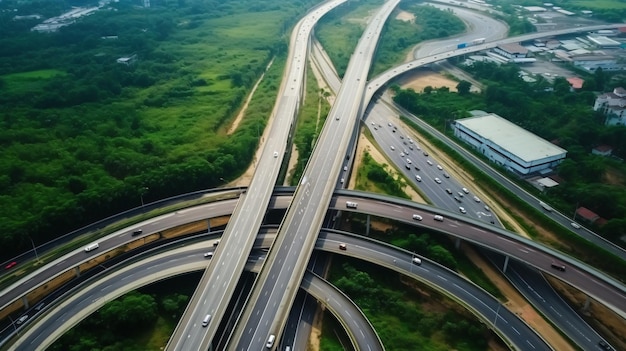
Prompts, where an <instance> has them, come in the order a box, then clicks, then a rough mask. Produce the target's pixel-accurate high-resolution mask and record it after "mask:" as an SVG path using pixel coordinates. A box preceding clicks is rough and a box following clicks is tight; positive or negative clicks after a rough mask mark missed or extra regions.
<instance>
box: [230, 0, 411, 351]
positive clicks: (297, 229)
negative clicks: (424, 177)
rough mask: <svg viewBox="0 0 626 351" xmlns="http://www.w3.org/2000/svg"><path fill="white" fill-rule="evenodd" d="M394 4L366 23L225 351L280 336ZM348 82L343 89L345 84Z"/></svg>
mask: <svg viewBox="0 0 626 351" xmlns="http://www.w3.org/2000/svg"><path fill="white" fill-rule="evenodd" d="M398 3H399V0H389V1H387V2H386V3H385V4H384V5H383V6H382V8H381V10H379V11H378V13H377V14H376V15H374V16H373V17H372V19H371V20H370V23H369V24H368V26H367V28H366V29H365V32H364V34H363V36H362V37H361V39H360V40H359V42H358V44H357V47H356V50H355V51H354V54H353V55H352V57H351V59H350V62H349V64H348V68H347V69H346V74H345V76H344V84H342V87H341V89H340V90H339V93H338V95H337V99H336V100H335V103H334V104H333V106H332V108H331V110H330V113H329V115H328V118H327V119H326V122H325V124H324V127H323V130H322V132H321V135H320V137H319V139H318V141H317V144H316V145H315V148H314V150H313V152H312V154H311V156H310V157H309V162H308V163H307V166H306V169H305V171H304V172H303V181H302V184H301V185H300V186H298V189H297V190H296V193H295V195H294V200H293V202H292V204H291V206H290V207H289V209H288V211H287V214H286V216H285V219H284V221H283V223H282V224H281V228H280V230H279V234H278V236H277V239H276V243H275V244H274V245H273V247H272V249H271V250H270V253H269V254H268V258H267V261H266V266H265V267H264V268H263V270H262V271H261V274H260V275H259V279H258V282H257V283H256V284H255V287H254V289H253V293H252V294H251V297H250V300H249V303H248V305H247V306H246V309H245V310H244V312H243V313H242V318H241V321H240V322H239V323H238V325H237V328H236V329H235V332H234V333H233V339H232V340H233V342H232V343H231V344H229V350H250V349H257V350H258V349H262V348H263V347H264V344H265V342H266V341H267V340H268V337H269V336H270V335H277V336H280V335H281V333H282V330H283V328H284V324H285V322H286V319H287V316H288V311H289V309H290V307H291V305H292V303H293V300H294V299H295V296H296V292H297V289H296V287H297V285H296V284H297V283H298V282H300V281H301V280H302V277H303V275H304V269H305V267H306V264H307V262H308V258H309V257H310V255H311V252H312V250H313V245H314V242H315V238H316V236H317V233H318V232H319V229H320V227H321V225H322V221H323V219H324V216H325V215H326V212H327V205H328V203H329V201H330V198H331V196H332V191H333V189H334V188H335V184H336V183H335V182H336V181H337V179H339V175H340V172H341V170H342V165H343V162H344V161H345V158H346V156H345V155H346V153H347V148H348V144H349V142H350V138H351V136H352V134H353V132H354V130H355V129H356V128H357V126H358V121H359V118H360V113H361V112H362V111H361V101H362V96H363V91H364V89H365V81H366V79H367V73H368V70H369V67H370V65H371V60H372V56H373V54H374V52H375V49H376V45H377V42H378V37H379V35H380V32H381V30H382V28H383V25H384V22H385V20H386V18H387V17H388V15H389V14H390V13H391V11H392V10H393V9H394V8H395V6H396V5H397V4H398ZM346 82H348V83H346Z"/></svg>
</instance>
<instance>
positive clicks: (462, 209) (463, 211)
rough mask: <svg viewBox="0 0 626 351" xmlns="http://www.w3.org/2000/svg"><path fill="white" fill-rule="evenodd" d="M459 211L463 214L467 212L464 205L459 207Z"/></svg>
mask: <svg viewBox="0 0 626 351" xmlns="http://www.w3.org/2000/svg"><path fill="white" fill-rule="evenodd" d="M459 211H460V212H461V213H462V214H466V213H467V211H466V210H465V208H464V207H459Z"/></svg>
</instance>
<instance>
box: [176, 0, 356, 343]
mask: <svg viewBox="0 0 626 351" xmlns="http://www.w3.org/2000/svg"><path fill="white" fill-rule="evenodd" d="M345 1H346V0H334V1H330V2H325V3H323V4H321V5H319V6H318V7H316V8H314V9H312V10H311V11H310V12H309V13H308V14H307V15H306V16H305V17H304V18H303V19H301V20H300V21H299V22H298V23H297V24H296V26H295V28H294V30H293V32H292V36H291V41H290V45H289V56H288V58H287V67H286V75H285V79H283V81H282V83H281V88H280V91H279V94H278V97H277V101H276V104H275V106H274V111H273V116H274V117H273V122H272V125H271V127H270V130H269V134H268V136H267V138H266V145H265V146H264V150H263V154H262V156H261V158H260V160H259V162H258V164H257V168H256V170H255V173H254V176H253V178H252V181H251V183H250V186H249V188H248V193H247V194H246V196H244V197H243V198H242V201H241V203H240V204H239V205H238V206H237V208H236V209H235V212H234V213H233V215H232V217H231V221H230V222H229V223H228V225H227V227H226V232H225V233H224V239H223V240H222V242H221V243H220V245H219V247H218V249H217V250H216V253H215V257H214V259H213V262H211V264H209V267H208V269H207V270H206V271H205V274H204V275H203V277H202V279H201V281H200V283H199V285H198V288H197V290H196V292H195V293H194V294H193V296H192V299H191V301H190V303H189V305H188V307H187V310H186V311H185V313H184V315H183V317H182V318H181V320H180V322H179V324H178V325H177V327H176V330H175V331H174V334H173V335H172V337H171V339H170V342H169V343H168V346H167V347H166V349H167V350H181V351H182V350H200V349H208V348H209V345H210V343H211V340H212V339H213V336H214V335H215V332H216V330H217V326H218V324H219V321H221V319H222V317H223V315H224V313H225V311H226V307H227V306H228V303H227V302H228V301H229V299H230V296H231V295H232V293H233V290H234V289H235V287H236V285H237V282H238V281H239V277H240V276H241V273H242V271H243V269H244V265H245V260H246V257H247V255H248V254H249V253H250V250H251V248H252V243H253V239H254V236H255V235H256V233H257V232H258V230H259V228H260V226H261V222H262V220H263V218H264V216H265V209H267V207H268V204H269V201H270V197H271V194H272V189H273V187H274V184H275V183H276V180H277V178H278V174H279V171H280V164H281V163H282V160H283V155H284V153H285V148H286V145H287V140H288V136H289V133H290V132H291V125H292V123H293V120H294V119H295V117H296V116H297V111H298V108H299V104H300V97H301V94H302V91H303V87H304V83H303V79H304V72H305V68H306V67H305V63H306V57H307V52H308V44H309V37H310V33H311V30H312V28H313V26H314V25H315V23H316V22H317V20H318V19H319V18H320V17H321V16H323V15H325V14H326V13H328V12H329V11H330V10H332V9H333V8H335V7H336V6H338V5H340V4H342V3H343V2H345ZM206 314H211V315H212V316H213V317H212V320H211V322H210V323H209V326H208V327H207V328H205V329H203V330H199V329H198V328H195V322H196V321H197V320H198V319H201V318H203V317H204V316H205V315H206Z"/></svg>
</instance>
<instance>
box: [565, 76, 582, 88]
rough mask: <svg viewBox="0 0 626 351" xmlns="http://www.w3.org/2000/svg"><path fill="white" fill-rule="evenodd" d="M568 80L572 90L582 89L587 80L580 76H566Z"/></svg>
mask: <svg viewBox="0 0 626 351" xmlns="http://www.w3.org/2000/svg"><path fill="white" fill-rule="evenodd" d="M566 79H567V82H568V83H569V85H570V87H571V90H572V91H573V90H577V89H581V88H582V87H583V83H585V81H584V80H583V79H582V78H579V77H569V78H566Z"/></svg>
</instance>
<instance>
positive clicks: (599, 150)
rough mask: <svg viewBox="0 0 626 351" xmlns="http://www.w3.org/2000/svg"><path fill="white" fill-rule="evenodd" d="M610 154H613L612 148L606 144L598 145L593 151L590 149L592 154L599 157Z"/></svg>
mask: <svg viewBox="0 0 626 351" xmlns="http://www.w3.org/2000/svg"><path fill="white" fill-rule="evenodd" d="M612 152H613V148H612V147H610V146H609V145H606V144H603V145H598V146H596V147H594V148H593V149H591V153H592V154H594V155H599V156H611V153H612Z"/></svg>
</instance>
